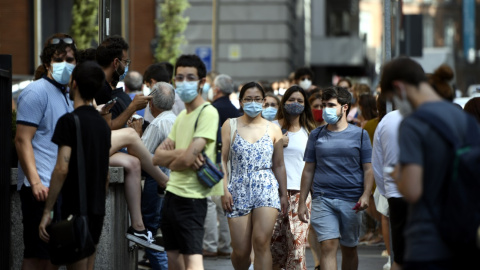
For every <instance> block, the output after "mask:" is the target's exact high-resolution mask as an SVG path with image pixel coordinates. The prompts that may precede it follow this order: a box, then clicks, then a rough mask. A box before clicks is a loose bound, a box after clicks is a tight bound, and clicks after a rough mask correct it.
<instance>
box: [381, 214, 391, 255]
mask: <svg viewBox="0 0 480 270" xmlns="http://www.w3.org/2000/svg"><path fill="white" fill-rule="evenodd" d="M382 235H383V241H384V242H385V246H386V248H387V252H388V256H390V254H392V253H391V251H390V219H389V218H388V217H386V216H384V215H382Z"/></svg>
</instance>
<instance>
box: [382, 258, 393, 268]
mask: <svg viewBox="0 0 480 270" xmlns="http://www.w3.org/2000/svg"><path fill="white" fill-rule="evenodd" d="M390 267H392V264H391V262H390V256H388V261H387V263H386V264H384V265H383V270H390Z"/></svg>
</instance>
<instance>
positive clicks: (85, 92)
mask: <svg viewBox="0 0 480 270" xmlns="http://www.w3.org/2000/svg"><path fill="white" fill-rule="evenodd" d="M72 81H75V82H76V83H77V86H78V93H79V94H80V96H81V97H82V98H83V99H86V100H90V99H93V98H94V97H95V95H96V94H97V92H99V91H100V90H101V89H102V87H103V84H104V83H105V73H104V72H103V70H102V68H101V67H100V65H98V64H97V63H96V62H94V61H86V62H83V63H80V64H78V65H76V66H75V69H73V72H72Z"/></svg>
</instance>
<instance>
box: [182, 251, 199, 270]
mask: <svg viewBox="0 0 480 270" xmlns="http://www.w3.org/2000/svg"><path fill="white" fill-rule="evenodd" d="M183 260H184V262H185V269H186V270H203V256H202V255H201V254H190V255H187V254H184V255H183Z"/></svg>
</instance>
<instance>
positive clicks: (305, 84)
mask: <svg viewBox="0 0 480 270" xmlns="http://www.w3.org/2000/svg"><path fill="white" fill-rule="evenodd" d="M299 85H300V87H302V88H303V90H305V91H307V90H308V88H310V86H312V81H311V80H309V79H303V81H301V82H300V83H299Z"/></svg>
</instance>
